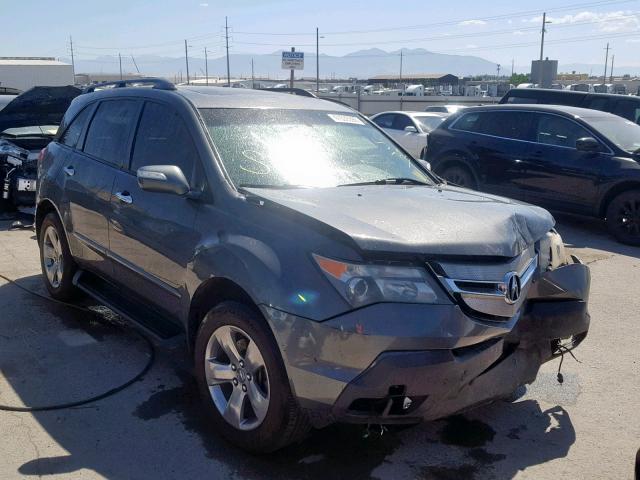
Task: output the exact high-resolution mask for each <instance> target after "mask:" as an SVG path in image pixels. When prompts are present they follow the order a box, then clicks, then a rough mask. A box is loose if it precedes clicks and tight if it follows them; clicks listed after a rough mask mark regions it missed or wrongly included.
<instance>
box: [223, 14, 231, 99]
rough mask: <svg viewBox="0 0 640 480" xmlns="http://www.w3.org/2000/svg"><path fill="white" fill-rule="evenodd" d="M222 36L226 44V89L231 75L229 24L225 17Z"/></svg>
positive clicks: (229, 83) (229, 84)
mask: <svg viewBox="0 0 640 480" xmlns="http://www.w3.org/2000/svg"><path fill="white" fill-rule="evenodd" d="M224 36H225V39H226V42H227V87H230V86H231V73H230V69H229V23H228V22H227V17H224Z"/></svg>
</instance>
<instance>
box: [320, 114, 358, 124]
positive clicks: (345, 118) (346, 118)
mask: <svg viewBox="0 0 640 480" xmlns="http://www.w3.org/2000/svg"><path fill="white" fill-rule="evenodd" d="M327 115H329V118H330V119H331V120H333V121H334V122H338V123H352V124H354V125H364V122H363V121H362V120H360V119H359V118H358V117H356V116H355V115H339V114H337V113H328V114H327Z"/></svg>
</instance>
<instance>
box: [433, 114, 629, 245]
mask: <svg viewBox="0 0 640 480" xmlns="http://www.w3.org/2000/svg"><path fill="white" fill-rule="evenodd" d="M426 159H427V160H428V161H429V162H430V163H431V165H432V168H433V170H434V171H435V172H436V173H438V174H439V175H441V176H442V177H444V178H445V179H447V180H448V181H450V182H452V183H455V184H457V185H462V186H465V187H469V188H473V189H478V190H482V191H486V192H491V193H496V194H499V195H504V196H507V197H510V198H515V199H518V200H523V201H526V202H530V203H533V204H536V205H541V206H544V207H546V208H549V209H552V210H558V211H565V212H570V213H576V214H582V215H589V216H595V217H600V218H606V220H607V225H608V228H609V230H610V232H611V233H612V234H613V235H614V236H615V237H616V238H617V239H618V240H619V241H621V242H625V243H629V244H632V245H640V126H639V125H637V124H635V123H632V122H630V121H628V120H625V119H623V118H620V117H618V116H616V115H611V114H609V113H604V112H599V111H596V110H587V109H583V108H575V107H564V106H547V105H494V106H486V107H472V108H469V109H467V110H465V111H464V112H463V113H462V114H458V115H456V116H453V117H450V118H448V119H447V120H446V121H445V122H444V123H443V124H442V125H441V126H440V127H439V128H437V129H435V130H433V131H432V132H431V133H430V135H429V143H428V145H427V153H426Z"/></svg>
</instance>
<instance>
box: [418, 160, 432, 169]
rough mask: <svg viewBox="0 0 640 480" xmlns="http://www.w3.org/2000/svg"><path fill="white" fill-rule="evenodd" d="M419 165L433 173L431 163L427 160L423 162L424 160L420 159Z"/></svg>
mask: <svg viewBox="0 0 640 480" xmlns="http://www.w3.org/2000/svg"><path fill="white" fill-rule="evenodd" d="M418 163H420V165H422V166H423V167H424V168H426V169H427V170H429V171H431V163H429V162H427V161H426V160H423V159H422V158H419V159H418Z"/></svg>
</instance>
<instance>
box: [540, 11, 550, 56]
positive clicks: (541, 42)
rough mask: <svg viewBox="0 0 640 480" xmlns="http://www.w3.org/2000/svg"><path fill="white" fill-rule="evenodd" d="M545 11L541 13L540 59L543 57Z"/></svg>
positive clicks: (545, 31)
mask: <svg viewBox="0 0 640 480" xmlns="http://www.w3.org/2000/svg"><path fill="white" fill-rule="evenodd" d="M547 23H551V22H547V12H544V13H543V14H542V38H541V40H540V61H542V60H543V59H544V34H545V33H547Z"/></svg>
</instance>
